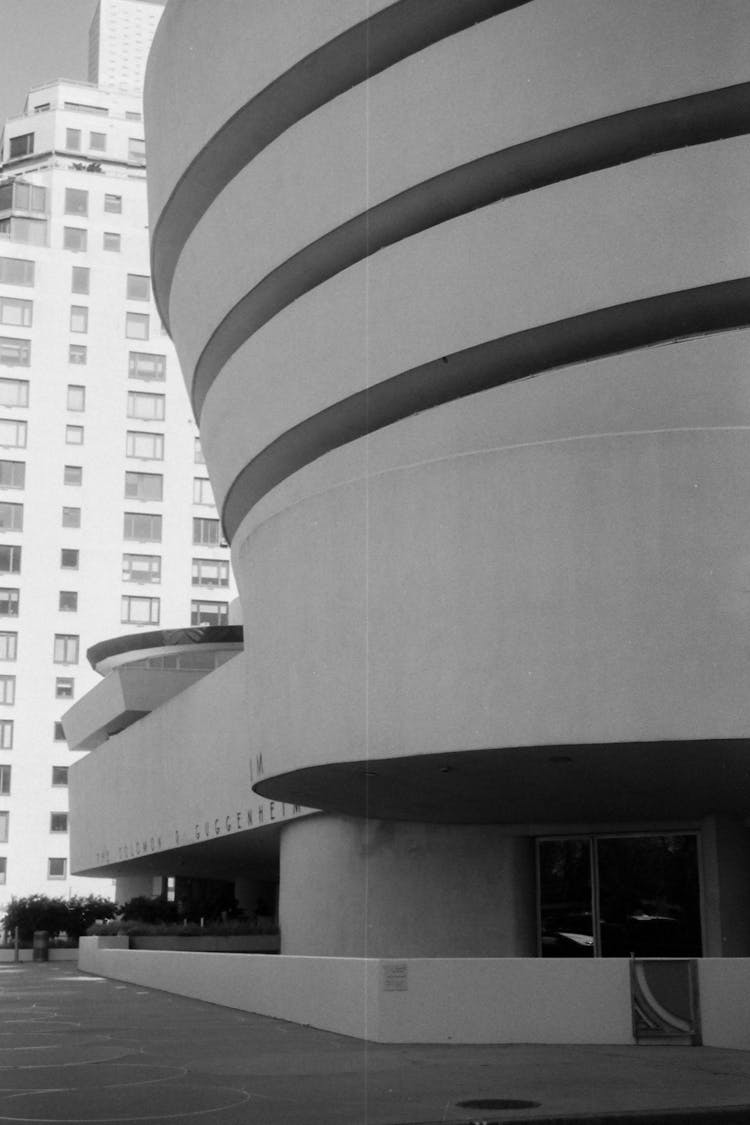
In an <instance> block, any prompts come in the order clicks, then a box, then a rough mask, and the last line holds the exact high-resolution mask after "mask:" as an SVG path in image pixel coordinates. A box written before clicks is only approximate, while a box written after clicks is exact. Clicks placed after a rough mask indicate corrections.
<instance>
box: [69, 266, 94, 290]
mask: <svg viewBox="0 0 750 1125" xmlns="http://www.w3.org/2000/svg"><path fill="white" fill-rule="evenodd" d="M90 276H91V270H90V269H89V268H88V266H73V276H72V280H71V286H70V287H71V291H72V292H73V293H88V291H89V286H90Z"/></svg>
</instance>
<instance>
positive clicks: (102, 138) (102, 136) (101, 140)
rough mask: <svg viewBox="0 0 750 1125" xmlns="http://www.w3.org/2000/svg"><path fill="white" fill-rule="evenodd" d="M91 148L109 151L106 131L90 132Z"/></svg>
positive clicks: (97, 150) (95, 150) (96, 150)
mask: <svg viewBox="0 0 750 1125" xmlns="http://www.w3.org/2000/svg"><path fill="white" fill-rule="evenodd" d="M89 148H90V149H93V150H94V152H106V151H107V134H106V133H89Z"/></svg>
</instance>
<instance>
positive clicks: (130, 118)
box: [0, 0, 230, 910]
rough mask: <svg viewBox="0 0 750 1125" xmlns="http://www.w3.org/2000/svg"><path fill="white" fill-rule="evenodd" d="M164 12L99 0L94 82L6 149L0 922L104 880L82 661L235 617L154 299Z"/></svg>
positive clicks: (0, 170) (1, 231)
mask: <svg viewBox="0 0 750 1125" xmlns="http://www.w3.org/2000/svg"><path fill="white" fill-rule="evenodd" d="M161 11H162V8H161V6H160V5H158V4H155V3H143V2H140V0H101V3H100V5H99V8H98V9H97V13H96V15H95V18H94V25H93V28H92V37H91V38H92V44H94V46H95V49H94V50H93V51H92V60H93V64H94V70H93V73H94V74H98V75H99V78H100V81H101V85H99V86H97V85H93V84H91V83H86V82H72V81H56V82H54V83H51V84H50V85H46V86H42V87H38V88H36V89H34V90H32V92H31V93H30V94H29V96H28V98H27V100H26V104H25V106H24V109H23V112H22V113H21V114H20V115H19V116H17V117H13V118H10V119H9V120H8V121H7V122H6V124H5V128H4V132H3V135H2V147H1V150H0V884H1V885H0V910H1V909H2V906H3V904H4V903H5V902H7V901H8V899H9V898H10V897H11V895H19V894H28V893H31V892H44V893H49V894H67V893H88V892H89V891H91V890H94V891H97V892H98V893H106V892H107V890H108V889H109V887H110V886H111V884H110V883H109V881H104V882H102V883H92V881H91V880H89V879H75V878H71V876H70V871H69V860H68V793H67V778H68V767H69V765H70V764H71V762H72V761H74V760H75V759H76V757H77V756H78V755H76V754H72V753H70V752H69V750H68V747H67V744H66V742H65V741H64V735H63V731H62V726H61V723H60V716H61V714H62V713H63V712H64V711H65V710H66V709H67V708H68V707H69V706H70V703H71V700H74V699H75V698H77V697H78V696H79V695H80V694H81V693H82V692H85V691H86V690H87V688H88V687H90V686H91V684H92V683H93V682H94V681H95V679H96V676H95V673H94V672H93V671H92V670H91V669H90V668H89V666H88V663H87V661H86V650H87V648H88V647H89V646H90V645H92V644H93V643H95V642H96V641H98V640H100V639H101V638H102V637H107V636H111V635H112V634H113V633H118V632H119V633H126V632H130V631H133V630H149V629H151V630H153V629H155V628H158V627H159V626H160V625H161V626H183V625H186V624H188V623H189V622H191V621H192V622H193V623H194V624H196V623H209V624H219V623H222V622H223V621H225V620H226V618H227V612H228V602H229V594H230V575H229V562H228V552H227V550H226V548H225V547H224V546H223V545H222V536H221V530H220V526H219V521H218V518H217V513H216V510H215V507H214V503H213V497H212V494H211V486H210V484H209V481H208V474H207V471H206V468H205V465H204V463H203V459H202V455H201V452H200V445H199V442H198V438H197V429H196V427H195V424H194V421H193V417H192V413H191V409H190V406H189V403H188V400H187V397H186V394H185V390H184V386H183V382H182V378H181V376H180V372H179V370H178V366H177V359H176V356H175V352H174V350H173V348H172V346H171V343H170V341H169V338H168V337H167V335H166V334H165V331H164V329H163V327H162V325H161V322H160V319H159V316H158V314H157V311H156V308H155V306H154V304H153V302H152V298H151V286H150V278H149V247H148V218H147V208H146V161H145V149H144V133H143V120H142V109H141V93H140V90H139V89H137V85H139V84H140V81H141V78H142V72H143V66H144V64H145V59H146V56H147V53H148V47H149V44H150V41H151V36H152V35H153V32H154V30H155V27H156V24H157V22H158V17H159V16H160V15H161ZM123 28H127V34H124V33H122V34H121V32H122V29H123ZM136 79H137V83H136Z"/></svg>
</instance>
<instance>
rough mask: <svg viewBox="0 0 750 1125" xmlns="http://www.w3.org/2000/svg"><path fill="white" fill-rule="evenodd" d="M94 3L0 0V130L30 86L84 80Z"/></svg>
mask: <svg viewBox="0 0 750 1125" xmlns="http://www.w3.org/2000/svg"><path fill="white" fill-rule="evenodd" d="M95 8H96V0H0V130H2V126H3V125H4V124H5V120H6V118H8V117H14V116H17V115H18V114H20V113H21V111H22V110H23V104H24V101H25V99H26V94H27V93H28V91H29V90H30V89H31V87H32V86H40V85H42V84H43V83H45V82H52V81H54V79H55V78H76V79H79V80H83V81H84V82H85V81H86V79H87V72H88V40H89V24H90V23H91V17H92V16H93V14H94V9H95Z"/></svg>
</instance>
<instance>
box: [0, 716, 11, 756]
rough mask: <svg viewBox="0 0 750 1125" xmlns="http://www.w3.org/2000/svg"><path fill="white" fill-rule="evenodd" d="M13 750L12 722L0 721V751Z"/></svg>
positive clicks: (9, 720)
mask: <svg viewBox="0 0 750 1125" xmlns="http://www.w3.org/2000/svg"><path fill="white" fill-rule="evenodd" d="M12 749H13V720H12V719H0V750H12Z"/></svg>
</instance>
